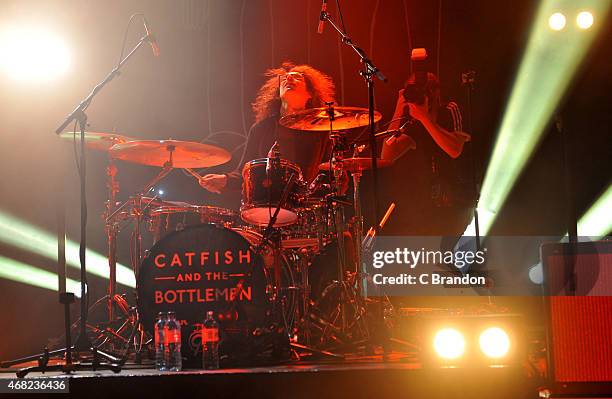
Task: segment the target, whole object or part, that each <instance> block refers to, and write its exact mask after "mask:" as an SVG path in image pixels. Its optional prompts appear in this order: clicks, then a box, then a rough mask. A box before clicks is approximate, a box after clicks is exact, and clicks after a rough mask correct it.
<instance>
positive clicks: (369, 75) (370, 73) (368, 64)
mask: <svg viewBox="0 0 612 399" xmlns="http://www.w3.org/2000/svg"><path fill="white" fill-rule="evenodd" d="M319 18H320V20H322V21H327V22H329V24H330V25H331V26H332V27H333V28H334V29H335V30H336V32H338V34H339V35H340V38H341V40H342V43H344V44H346V45H347V46H349V47H350V48H352V49H353V51H355V53H356V54H357V55H358V56H359V60H360V62H361V64H362V65H363V69H362V70H361V71H359V75H361V77H363V78H364V80H365V82H366V85H367V88H368V117H369V127H370V148H371V158H372V189H373V192H372V197H373V201H374V220H378V214H379V201H378V165H377V158H378V150H377V148H376V129H375V122H374V77H376V78H377V79H378V80H381V81H383V82H386V81H387V78H386V77H385V75H383V73H382V72H381V71H380V70H379V69H378V68H377V67H376V66H375V65H374V63H373V62H372V60H370V59H369V58H368V56H367V54H366V53H365V51H363V50H362V49H361V48H360V47H359V46H357V45H356V44H355V43H354V42H353V40H352V39H351V38H350V36H348V35H347V34H346V33H344V32H343V31H342V30H341V29H340V28H339V27H338V26H337V25H336V24H335V23H334V21H333V20H332V18H331V15H330V14H329V13H328V12H327V11H325V10H322V11H321V15H320V17H319ZM375 228H376V229H378V225H376V227H375ZM358 267H359V269H360V270H359V271H360V272H361V276H365V275H366V270H365V264H364V263H363V262H361V264H360V265H358ZM362 278H363V277H362ZM360 285H361V284H360ZM378 316H379V317H378V318H379V323H380V328H381V329H382V331H381V332H382V337H381V343H382V347H383V351H384V355H383V357H386V352H387V335H388V334H387V332H386V331H384V329H385V321H384V309H383V303H382V301H380V309H379V315H378Z"/></svg>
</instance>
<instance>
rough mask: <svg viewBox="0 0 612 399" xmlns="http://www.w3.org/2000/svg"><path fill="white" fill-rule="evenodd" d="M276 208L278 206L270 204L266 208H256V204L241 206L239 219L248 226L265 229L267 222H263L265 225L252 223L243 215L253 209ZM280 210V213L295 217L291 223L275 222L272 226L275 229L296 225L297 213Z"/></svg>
mask: <svg viewBox="0 0 612 399" xmlns="http://www.w3.org/2000/svg"><path fill="white" fill-rule="evenodd" d="M277 206H278V204H271V206H269V207H266V206H258V205H256V204H253V205H242V206H240V218H241V219H242V220H243V221H244V222H245V223H248V224H250V225H253V226H259V227H266V226H267V225H268V222H265V223H264V222H255V221H253V220H249V219H247V218H246V217H245V216H244V214H245V213H247V212H248V211H250V210H253V209H268V208H271V209H275V208H276V207H277ZM280 210H281V211H285V212H288V213H292V214H293V215H294V216H295V219H294V220H292V221H291V222H285V223H279V222H278V221H277V222H276V223H275V224H274V226H275V227H285V226H291V225H293V224H296V223H297V222H298V220H299V215H298V213H297V212H295V211H294V210H292V209H287V208H281V209H280ZM279 212H280V211H279Z"/></svg>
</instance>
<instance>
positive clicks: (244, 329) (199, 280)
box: [137, 224, 295, 363]
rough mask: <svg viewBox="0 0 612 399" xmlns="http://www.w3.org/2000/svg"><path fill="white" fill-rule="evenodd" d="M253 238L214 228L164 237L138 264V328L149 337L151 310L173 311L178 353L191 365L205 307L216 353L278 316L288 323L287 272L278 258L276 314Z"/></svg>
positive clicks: (265, 263) (265, 253)
mask: <svg viewBox="0 0 612 399" xmlns="http://www.w3.org/2000/svg"><path fill="white" fill-rule="evenodd" d="M260 238H261V236H260V235H259V234H257V233H255V232H252V231H242V230H237V229H236V230H233V229H228V228H224V227H221V226H217V225H213V224H202V225H197V226H188V227H186V228H185V229H184V230H181V231H176V232H172V233H169V234H168V235H166V236H164V237H163V238H162V239H161V240H160V241H159V242H157V243H156V244H155V245H154V246H153V247H152V248H151V250H150V251H149V253H148V255H147V257H146V258H145V259H144V260H143V262H142V265H141V268H140V272H139V276H138V286H137V296H138V298H137V303H138V310H139V313H140V320H141V321H142V324H143V326H144V327H145V329H146V330H147V331H149V332H150V333H152V332H153V326H154V322H155V316H156V315H157V314H158V312H168V311H174V312H176V317H177V319H178V320H179V321H180V323H181V325H182V330H181V334H182V348H181V352H182V354H183V357H185V358H186V359H187V361H188V363H195V361H196V360H197V359H198V358H199V356H200V354H201V328H202V323H203V321H204V318H205V316H206V313H207V312H208V311H209V310H212V311H213V312H214V315H215V319H216V320H217V321H218V322H219V325H220V334H221V340H222V344H221V352H222V354H226V355H230V356H231V353H232V352H233V351H234V350H236V349H237V348H239V347H240V350H241V351H243V347H244V346H248V345H249V339H250V337H253V336H255V335H261V334H262V331H264V332H265V331H267V329H269V327H270V326H271V325H273V324H275V323H276V324H277V325H280V324H281V322H283V320H284V319H285V320H288V322H289V323H290V319H291V317H290V316H291V315H292V314H293V310H294V309H295V308H294V306H295V291H294V290H293V289H292V288H293V275H292V272H291V268H290V267H289V264H288V262H287V260H286V259H284V258H283V259H282V260H281V262H280V265H281V269H282V270H281V281H282V282H281V288H280V290H279V292H280V293H281V295H284V296H285V300H284V301H283V303H284V304H285V306H283V307H282V308H283V310H281V309H275V308H274V307H273V305H274V304H275V303H276V301H273V293H274V291H275V290H274V269H273V265H274V262H273V257H272V251H271V249H270V248H269V247H264V249H263V250H262V251H261V254H256V253H255V252H254V250H255V248H256V247H257V245H258V244H259V242H260ZM279 308H280V306H279ZM282 311H284V314H283V313H281V312H282ZM288 327H290V325H289V326H288ZM285 335H286V334H285Z"/></svg>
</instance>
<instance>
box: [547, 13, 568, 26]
mask: <svg viewBox="0 0 612 399" xmlns="http://www.w3.org/2000/svg"><path fill="white" fill-rule="evenodd" d="M548 26H550V29H552V30H562V29H563V28H565V15H563V14H561V13H560V12H556V13H554V14H553V15H551V16H550V18H548Z"/></svg>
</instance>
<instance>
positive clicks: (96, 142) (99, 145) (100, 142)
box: [59, 132, 133, 151]
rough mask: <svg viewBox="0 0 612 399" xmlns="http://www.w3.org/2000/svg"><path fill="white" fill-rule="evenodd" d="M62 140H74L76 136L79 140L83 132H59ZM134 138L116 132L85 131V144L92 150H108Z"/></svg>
mask: <svg viewBox="0 0 612 399" xmlns="http://www.w3.org/2000/svg"><path fill="white" fill-rule="evenodd" d="M59 137H60V138H61V139H62V140H72V139H73V138H75V139H76V140H77V141H78V140H80V139H81V132H76V135H75V134H74V132H62V133H60V134H59ZM130 140H133V139H131V138H129V137H126V136H122V135H120V134H115V133H97V132H85V146H86V147H87V148H90V149H92V150H98V151H108V150H109V149H110V148H111V147H112V146H114V145H115V144H121V143H125V142H127V141H130Z"/></svg>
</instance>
